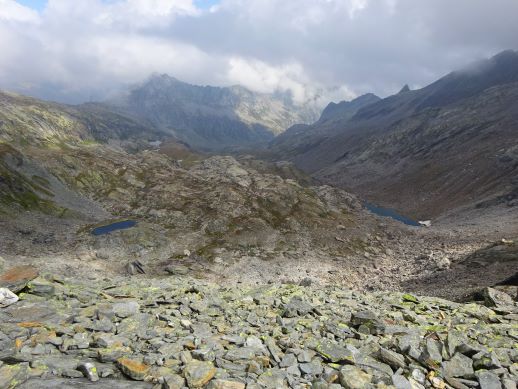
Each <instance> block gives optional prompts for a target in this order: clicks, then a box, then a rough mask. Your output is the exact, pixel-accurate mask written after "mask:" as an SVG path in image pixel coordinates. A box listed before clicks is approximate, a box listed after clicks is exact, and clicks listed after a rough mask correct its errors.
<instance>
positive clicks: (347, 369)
mask: <svg viewBox="0 0 518 389" xmlns="http://www.w3.org/2000/svg"><path fill="white" fill-rule="evenodd" d="M371 381H372V375H370V374H368V373H366V372H364V371H363V370H362V369H359V368H357V367H355V366H344V367H343V368H342V369H340V383H341V384H342V386H343V387H344V388H346V389H366V388H368V387H369V384H370V383H371Z"/></svg>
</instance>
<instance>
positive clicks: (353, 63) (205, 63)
mask: <svg viewBox="0 0 518 389" xmlns="http://www.w3.org/2000/svg"><path fill="white" fill-rule="evenodd" d="M516 15H518V1H516V0H492V1H487V0H455V1H451V0H16V1H15V0H0V53H2V54H1V56H0V88H2V89H7V90H14V91H17V92H20V93H24V94H28V95H34V96H37V97H41V98H45V99H50V100H57V101H61V102H69V103H79V102H83V101H88V100H102V99H105V98H108V97H110V96H112V95H114V94H117V93H118V92H120V91H122V90H125V89H127V88H130V87H131V86H132V85H136V84H138V83H140V82H143V81H144V80H145V79H146V78H148V77H149V76H150V75H151V74H153V73H160V74H161V73H167V74H169V75H171V76H174V77H176V78H178V79H180V80H182V81H186V82H189V83H193V84H200V85H216V86H228V85H235V84H241V85H243V86H245V87H247V88H249V89H251V90H254V91H257V92H262V93H273V92H290V93H291V95H292V96H293V99H294V100H295V101H296V102H298V103H303V102H307V101H313V102H317V103H318V104H320V105H322V106H323V105H325V104H327V103H328V102H329V101H340V100H344V99H345V100H349V99H351V98H354V97H355V96H358V95H361V94H364V93H368V92H373V93H376V94H378V95H380V96H387V95H390V94H393V93H396V92H397V91H398V90H399V89H400V88H401V87H402V86H403V85H404V84H409V85H410V87H411V88H419V87H422V86H424V85H426V84H428V83H430V82H432V81H434V80H436V79H437V78H439V77H441V76H443V75H445V74H447V73H448V72H450V71H451V70H454V69H458V68H462V67H464V66H465V65H467V64H469V63H471V62H473V61H476V60H479V59H482V58H486V57H489V56H492V55H494V54H496V53H498V52H500V51H502V50H505V49H518V39H517V38H518V23H517V22H516Z"/></svg>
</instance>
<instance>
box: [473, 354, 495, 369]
mask: <svg viewBox="0 0 518 389" xmlns="http://www.w3.org/2000/svg"><path fill="white" fill-rule="evenodd" d="M472 359H473V368H474V369H475V370H483V369H485V370H491V369H498V368H500V367H502V365H501V363H500V361H499V360H498V357H497V356H496V354H495V353H494V352H491V353H485V352H480V353H477V354H475V355H473V357H472Z"/></svg>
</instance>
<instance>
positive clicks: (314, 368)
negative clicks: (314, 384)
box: [299, 358, 324, 377]
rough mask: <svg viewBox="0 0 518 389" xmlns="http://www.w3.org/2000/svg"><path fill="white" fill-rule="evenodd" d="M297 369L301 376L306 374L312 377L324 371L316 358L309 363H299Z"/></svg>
mask: <svg viewBox="0 0 518 389" xmlns="http://www.w3.org/2000/svg"><path fill="white" fill-rule="evenodd" d="M299 369H300V371H301V372H302V373H303V374H307V375H310V376H313V377H315V376H317V375H320V374H322V371H323V370H324V369H323V367H322V363H321V362H320V360H319V359H316V358H315V359H314V360H313V361H311V362H309V363H301V364H300V365H299Z"/></svg>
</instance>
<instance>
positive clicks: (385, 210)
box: [364, 203, 421, 227]
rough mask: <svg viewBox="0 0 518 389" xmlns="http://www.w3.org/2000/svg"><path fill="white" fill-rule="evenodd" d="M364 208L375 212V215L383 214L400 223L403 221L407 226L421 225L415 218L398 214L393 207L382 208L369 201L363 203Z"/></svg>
mask: <svg viewBox="0 0 518 389" xmlns="http://www.w3.org/2000/svg"><path fill="white" fill-rule="evenodd" d="M364 205H365V208H367V209H368V210H369V211H371V212H372V213H375V214H376V215H379V216H383V217H390V218H392V219H394V220H397V221H399V222H401V223H404V224H406V225H409V226H413V227H421V225H420V224H419V223H418V222H416V221H415V220H412V219H409V218H408V217H406V216H403V215H400V214H399V213H397V211H396V210H395V209H390V208H382V207H378V206H377V205H374V204H371V203H364Z"/></svg>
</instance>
